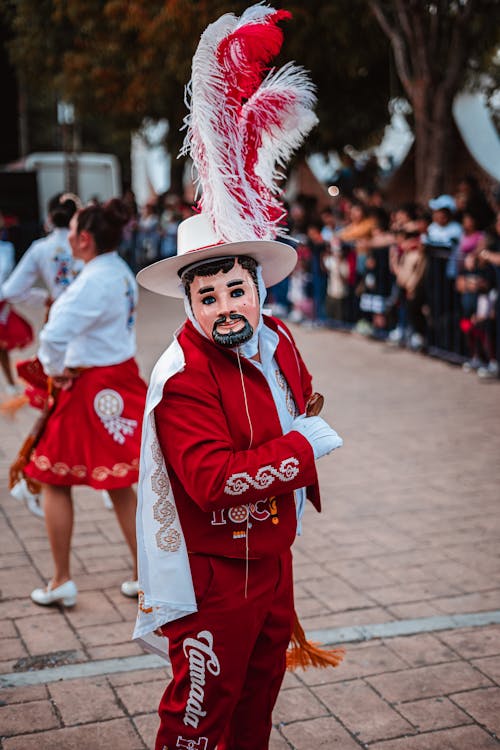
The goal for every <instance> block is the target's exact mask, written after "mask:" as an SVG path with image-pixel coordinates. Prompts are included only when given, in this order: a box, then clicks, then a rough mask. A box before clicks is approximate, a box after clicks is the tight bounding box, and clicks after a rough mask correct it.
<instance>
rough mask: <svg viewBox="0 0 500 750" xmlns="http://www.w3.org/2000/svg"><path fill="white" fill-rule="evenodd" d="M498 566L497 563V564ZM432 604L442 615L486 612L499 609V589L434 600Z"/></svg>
mask: <svg viewBox="0 0 500 750" xmlns="http://www.w3.org/2000/svg"><path fill="white" fill-rule="evenodd" d="M497 565H498V563H497ZM434 604H435V605H436V607H437V608H438V609H439V610H440V611H441V612H442V613H444V614H451V615H456V614H461V613H462V612H488V611H490V610H494V609H500V588H498V589H495V590H494V591H481V592H480V593H474V594H464V595H463V596H453V597H450V598H444V599H441V598H439V599H435V600H434Z"/></svg>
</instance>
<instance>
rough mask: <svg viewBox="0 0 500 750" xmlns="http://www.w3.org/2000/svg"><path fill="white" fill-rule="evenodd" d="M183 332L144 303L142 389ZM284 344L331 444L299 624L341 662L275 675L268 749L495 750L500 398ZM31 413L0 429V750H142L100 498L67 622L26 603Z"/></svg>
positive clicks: (93, 496)
mask: <svg viewBox="0 0 500 750" xmlns="http://www.w3.org/2000/svg"><path fill="white" fill-rule="evenodd" d="M23 312H24V313H25V314H27V316H28V317H30V318H31V319H32V320H33V319H34V317H33V311H32V310H29V309H27V308H26V309H24V308H23ZM182 318H183V311H182V306H181V303H177V302H172V301H169V300H167V299H161V298H157V297H155V296H153V295H150V294H148V293H145V292H143V293H142V296H141V304H140V310H139V329H138V341H139V361H140V364H141V368H142V372H143V374H144V376H145V377H147V376H148V375H149V372H150V370H151V367H152V365H153V363H154V361H155V359H156V357H157V356H158V354H159V353H160V352H161V351H162V350H163V349H164V347H165V346H166V344H167V343H168V342H169V340H170V337H171V333H172V331H173V330H174V329H175V328H176V326H177V325H178V324H179V322H180V321H181V320H182ZM38 322H39V321H38ZM293 333H294V335H295V336H296V338H297V341H298V344H299V347H300V349H301V351H302V354H303V356H304V359H305V361H306V362H307V363H308V364H309V367H310V369H311V370H312V372H313V374H314V376H315V388H316V390H318V391H320V392H321V393H323V394H324V395H325V410H324V416H325V417H326V418H327V419H328V421H330V422H331V424H332V425H333V426H334V427H335V428H336V429H337V431H338V432H339V433H340V434H341V435H342V436H343V438H344V447H343V448H342V449H341V450H339V451H337V452H335V454H334V455H331V456H329V457H327V458H324V459H322V460H321V461H320V462H319V464H318V468H319V473H320V482H321V486H322V490H323V505H324V511H323V513H322V515H321V516H319V515H317V514H316V513H315V511H314V510H313V509H312V508H308V510H307V513H306V518H305V523H304V533H303V536H302V537H301V538H300V539H299V540H298V541H297V543H296V545H295V576H296V600H297V610H298V613H299V615H300V618H301V621H302V624H303V625H304V627H305V629H306V630H307V631H308V632H309V634H313V635H315V636H316V637H317V638H318V639H326V640H327V641H329V642H339V641H345V645H346V657H345V661H344V663H343V664H342V665H341V666H340V667H339V668H338V669H336V670H333V669H328V670H309V671H307V672H302V671H299V672H296V673H294V674H287V676H286V678H285V681H284V685H283V688H282V691H281V693H280V697H279V700H278V704H277V706H276V710H275V714H274V722H275V726H274V729H273V735H272V742H271V745H270V748H271V750H287V749H288V750H313V749H314V750H331V748H338V750H355V749H356V748H359V747H364V748H370V750H486V749H487V748H488V749H489V748H495V747H498V746H499V745H500V742H499V739H497V737H500V624H499V623H500V546H499V532H500V461H499V456H500V384H499V383H498V382H489V383H480V382H478V380H477V378H476V377H475V376H474V375H466V374H464V373H462V371H461V370H460V369H459V368H456V367H452V366H450V365H447V364H444V363H442V362H440V361H437V360H433V359H430V358H427V357H424V356H421V355H416V354H411V353H408V352H406V351H402V350H395V349H390V348H388V347H387V346H385V345H384V344H381V343H375V342H372V341H367V340H364V339H361V338H358V337H356V336H354V335H347V334H342V333H334V332H331V331H325V330H318V329H313V330H311V329H304V328H298V327H293ZM22 356H23V357H24V353H23V354H22ZM35 417H36V413H35V412H34V411H32V410H31V409H28V408H27V409H25V410H24V411H22V412H21V413H19V414H18V415H17V416H16V417H15V419H13V420H9V419H7V418H1V421H0V451H1V452H0V487H1V490H2V491H1V511H2V518H1V521H0V522H1V524H2V534H1V550H0V563H1V564H0V578H1V581H0V583H1V587H2V592H3V601H2V605H1V615H0V617H1V619H0V667H1V668H0V672H1V673H2V683H1V684H3V685H4V686H5V687H4V688H3V689H2V690H1V691H0V701H1V703H0V705H1V707H0V727H1V729H0V732H1V734H2V736H3V739H2V744H1V747H2V748H3V750H32V749H33V750H34V749H35V748H36V749H37V750H49V748H50V750H54V749H56V750H76V749H77V748H78V750H100V749H101V748H103V749H104V748H106V749H107V750H145V749H148V750H149V749H150V748H153V746H154V736H155V729H156V725H157V718H156V714H155V712H156V707H157V704H158V700H159V697H160V695H161V693H162V691H163V689H164V685H165V682H166V679H167V671H166V669H165V668H164V667H161V666H159V665H158V662H155V661H154V659H152V660H150V661H148V659H149V658H150V657H148V656H145V655H144V652H143V651H142V650H141V649H140V648H139V647H138V646H137V645H136V644H134V643H132V642H131V640H130V636H131V632H132V628H133V621H134V617H135V608H136V604H135V602H134V601H130V600H127V599H126V598H124V597H123V596H122V595H121V594H120V591H119V584H120V583H121V581H123V580H125V579H126V578H128V577H129V576H130V563H129V558H128V554H127V549H126V545H125V543H124V542H123V541H122V538H121V535H120V532H119V529H118V526H117V523H116V521H115V518H114V515H113V513H112V512H111V511H109V510H107V509H106V508H105V507H104V504H103V501H102V498H101V496H100V495H99V493H96V492H93V491H91V490H89V489H85V488H81V489H78V490H77V491H76V493H75V497H76V507H77V517H76V524H75V534H74V542H73V553H72V555H73V575H74V578H75V580H76V582H77V585H78V588H79V590H80V592H81V593H80V594H79V597H78V603H77V605H76V607H75V608H74V609H68V610H63V609H58V608H43V607H37V606H36V605H34V604H32V603H31V601H30V599H29V594H30V591H31V590H32V589H33V588H34V587H35V586H37V585H40V584H41V583H42V582H44V581H45V580H46V577H48V576H49V575H50V571H51V559H50V552H49V546H48V542H47V539H46V536H45V529H44V524H43V521H41V520H39V519H37V518H36V517H35V516H33V515H31V514H30V513H29V512H28V510H27V509H26V508H25V506H24V505H23V504H20V503H17V502H16V501H15V500H13V499H12V498H11V497H10V496H9V494H8V490H7V475H8V467H9V464H10V462H11V460H12V459H13V457H14V456H15V454H16V452H17V450H18V448H19V446H20V444H21V442H22V440H23V438H24V437H25V435H26V434H27V432H28V430H29V428H30V426H31V424H32V423H33V421H34V419H35ZM75 427H77V426H75ZM148 665H150V666H149V668H145V667H146V666H148ZM119 670H121V671H119ZM62 676H63V677H64V678H65V679H64V680H61V679H60V677H62ZM54 677H57V678H58V679H54Z"/></svg>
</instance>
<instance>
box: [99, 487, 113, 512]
mask: <svg viewBox="0 0 500 750" xmlns="http://www.w3.org/2000/svg"><path fill="white" fill-rule="evenodd" d="M101 497H102V502H103V503H104V507H105V508H107V509H108V510H113V507H114V506H113V501H112V500H111V498H110V496H109V492H108V491H107V490H102V492H101Z"/></svg>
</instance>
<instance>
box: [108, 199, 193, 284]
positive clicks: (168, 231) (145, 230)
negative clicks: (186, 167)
mask: <svg viewBox="0 0 500 750" xmlns="http://www.w3.org/2000/svg"><path fill="white" fill-rule="evenodd" d="M123 199H124V201H125V202H126V203H127V204H128V206H129V209H130V214H131V219H130V221H129V223H128V224H127V226H126V227H125V232H124V240H123V243H122V247H121V254H122V256H123V257H124V258H125V260H126V261H127V262H128V264H129V265H130V267H131V268H132V270H133V271H134V272H137V271H140V269H141V268H144V267H145V266H148V265H149V264H150V263H154V262H155V261H157V260H161V259H162V258H168V257H170V256H172V255H175V254H176V252H177V227H178V226H179V223H180V222H181V221H182V220H183V219H187V218H188V217H189V216H191V214H192V213H193V208H192V205H191V204H190V203H187V202H186V201H185V200H183V199H182V198H181V197H179V196H177V195H175V194H174V193H171V192H167V193H165V194H164V195H160V196H158V197H156V198H151V199H150V200H148V201H146V203H145V204H144V205H143V206H141V208H140V209H139V208H138V206H137V203H136V200H135V196H134V193H133V192H132V191H131V190H126V191H125V193H124V195H123Z"/></svg>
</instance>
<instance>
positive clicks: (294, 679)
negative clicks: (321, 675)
mask: <svg viewBox="0 0 500 750" xmlns="http://www.w3.org/2000/svg"><path fill="white" fill-rule="evenodd" d="M299 674H304V672H303V670H295V671H294V672H290V671H289V670H287V671H286V672H285V676H284V677H283V682H282V683H281V689H282V690H287V689H288V688H296V687H302V685H303V682H302V681H301V680H300V679H299V677H298V675H299Z"/></svg>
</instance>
